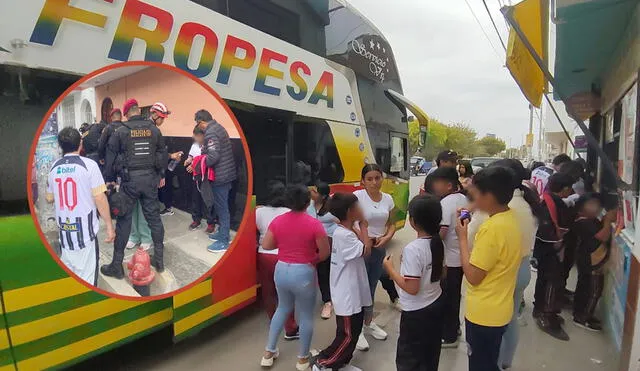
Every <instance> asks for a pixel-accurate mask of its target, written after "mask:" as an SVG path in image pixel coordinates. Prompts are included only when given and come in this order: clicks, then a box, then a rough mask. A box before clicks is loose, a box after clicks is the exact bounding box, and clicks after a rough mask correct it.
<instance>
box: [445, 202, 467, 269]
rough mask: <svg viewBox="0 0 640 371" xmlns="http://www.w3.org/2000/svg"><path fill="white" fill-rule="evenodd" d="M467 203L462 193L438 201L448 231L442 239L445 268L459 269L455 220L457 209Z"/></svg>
mask: <svg viewBox="0 0 640 371" xmlns="http://www.w3.org/2000/svg"><path fill="white" fill-rule="evenodd" d="M468 203H469V201H468V200H467V198H466V197H465V196H464V195H463V194H462V193H452V194H450V195H447V196H446V197H445V198H443V199H442V200H440V205H441V206H442V222H441V223H440V225H442V226H447V227H448V228H449V230H448V231H447V234H446V235H445V237H444V262H445V264H446V265H447V267H461V266H462V262H461V260H460V243H459V242H458V234H457V233H456V222H457V221H456V218H457V212H458V209H459V208H461V207H465V206H466V205H467V204H468Z"/></svg>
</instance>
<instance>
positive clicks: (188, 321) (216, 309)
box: [173, 286, 258, 336]
mask: <svg viewBox="0 0 640 371" xmlns="http://www.w3.org/2000/svg"><path fill="white" fill-rule="evenodd" d="M257 287H258V286H253V287H250V288H248V289H246V290H244V291H241V292H239V293H237V294H235V295H233V296H230V297H228V298H226V299H224V300H222V301H220V302H217V303H215V304H213V305H212V306H209V307H206V308H204V309H202V310H200V311H198V312H196V313H194V314H192V315H190V316H188V317H185V318H183V319H181V320H180V321H177V322H176V323H174V325H173V328H174V336H177V335H180V334H182V333H183V332H185V331H188V330H189V329H191V328H193V327H195V326H197V325H199V324H201V323H203V322H205V321H207V320H209V319H211V318H213V317H215V316H216V315H218V314H220V313H222V312H224V311H226V310H228V309H231V308H233V307H235V306H236V305H238V304H241V303H243V302H245V301H247V300H249V299H251V298H252V297H254V296H256V290H257Z"/></svg>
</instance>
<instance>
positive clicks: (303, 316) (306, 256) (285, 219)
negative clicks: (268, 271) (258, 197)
mask: <svg viewBox="0 0 640 371" xmlns="http://www.w3.org/2000/svg"><path fill="white" fill-rule="evenodd" d="M309 202H310V194H309V190H308V189H307V188H306V187H304V186H301V185H295V186H290V187H288V188H287V203H288V205H287V206H288V207H289V208H290V209H291V211H290V212H288V213H285V214H283V215H280V216H279V217H277V218H275V219H274V220H273V221H272V222H271V224H270V225H269V231H268V232H267V234H266V235H265V236H264V239H263V240H262V248H263V249H265V250H273V249H278V263H277V264H276V269H275V274H274V276H275V277H274V278H275V282H276V289H277V291H278V309H276V313H275V314H274V315H273V318H272V319H271V326H270V328H269V340H268V343H267V346H266V349H265V354H264V356H263V357H262V360H261V362H260V365H261V366H263V367H271V366H273V361H274V359H275V358H277V357H278V355H279V354H278V348H277V344H278V338H279V337H280V334H281V333H282V329H283V327H284V324H285V322H286V320H287V317H288V316H289V314H290V313H291V312H292V311H293V306H294V303H295V307H296V310H297V317H298V318H297V319H298V325H299V326H300V353H299V354H298V362H297V363H296V368H297V369H298V370H306V369H307V368H308V367H309V358H310V354H309V348H310V347H311V337H312V336H313V313H314V307H315V301H316V291H317V290H316V268H315V264H316V263H317V262H318V261H322V260H324V259H326V258H327V257H328V256H329V239H328V238H327V234H326V232H325V230H324V228H323V227H322V224H321V223H320V222H319V221H318V220H317V219H315V218H314V217H312V216H310V215H309V214H307V213H306V210H307V207H309Z"/></svg>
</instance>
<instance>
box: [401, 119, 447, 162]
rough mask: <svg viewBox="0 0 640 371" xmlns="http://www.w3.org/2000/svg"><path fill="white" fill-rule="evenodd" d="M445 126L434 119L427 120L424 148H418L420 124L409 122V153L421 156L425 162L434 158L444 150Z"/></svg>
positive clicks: (414, 121)
mask: <svg viewBox="0 0 640 371" xmlns="http://www.w3.org/2000/svg"><path fill="white" fill-rule="evenodd" d="M446 139H447V126H446V125H445V124H443V123H441V122H440V121H438V120H436V119H432V118H429V123H428V124H427V139H426V142H425V144H424V147H423V148H422V149H421V148H420V124H419V123H418V120H415V119H414V120H410V121H409V152H410V153H411V155H412V156H414V155H417V156H422V157H424V158H426V159H427V160H431V159H433V158H435V157H436V155H437V154H438V152H440V151H442V150H443V149H444V148H445V141H446Z"/></svg>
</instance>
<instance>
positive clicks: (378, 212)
mask: <svg viewBox="0 0 640 371" xmlns="http://www.w3.org/2000/svg"><path fill="white" fill-rule="evenodd" d="M353 194H354V195H356V197H358V202H360V206H361V207H362V209H363V210H364V217H365V219H366V220H367V222H368V223H369V237H371V238H375V237H381V236H384V234H385V232H386V231H387V221H388V220H389V213H390V212H391V210H393V208H394V207H395V204H394V203H393V198H391V195H389V194H387V193H384V192H382V199H381V200H380V202H374V201H373V200H372V199H371V197H369V194H367V191H366V190H364V189H359V190H357V191H355V192H353Z"/></svg>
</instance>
